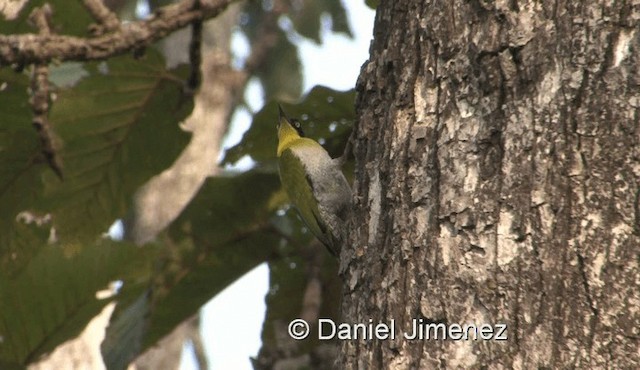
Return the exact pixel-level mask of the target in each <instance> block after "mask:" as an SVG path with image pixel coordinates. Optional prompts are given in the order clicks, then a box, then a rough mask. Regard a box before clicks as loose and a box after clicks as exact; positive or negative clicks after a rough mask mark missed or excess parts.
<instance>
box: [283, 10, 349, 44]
mask: <svg viewBox="0 0 640 370" xmlns="http://www.w3.org/2000/svg"><path fill="white" fill-rule="evenodd" d="M288 15H289V17H290V18H291V21H292V22H293V25H294V27H295V29H296V31H298V33H299V34H300V35H302V36H304V37H306V38H309V39H312V40H314V41H315V42H316V43H318V44H320V43H322V40H321V38H320V33H321V26H322V22H323V19H322V18H323V17H328V19H329V20H330V21H331V24H332V27H331V30H332V31H334V32H342V33H344V34H346V35H347V36H349V37H352V36H353V35H352V33H351V29H350V28H349V22H348V20H347V14H346V11H345V9H344V7H343V6H342V2H341V0H325V1H317V0H302V1H290V2H289V13H288Z"/></svg>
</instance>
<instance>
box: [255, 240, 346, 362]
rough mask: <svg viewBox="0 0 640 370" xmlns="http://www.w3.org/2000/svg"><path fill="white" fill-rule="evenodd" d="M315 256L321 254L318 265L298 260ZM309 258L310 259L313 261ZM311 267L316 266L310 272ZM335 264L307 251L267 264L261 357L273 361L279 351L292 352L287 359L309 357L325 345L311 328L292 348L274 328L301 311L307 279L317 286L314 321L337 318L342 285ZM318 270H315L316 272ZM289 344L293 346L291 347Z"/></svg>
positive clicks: (295, 316)
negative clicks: (316, 309)
mask: <svg viewBox="0 0 640 370" xmlns="http://www.w3.org/2000/svg"><path fill="white" fill-rule="evenodd" d="M308 248H324V246H322V245H320V243H313V244H311V245H310V246H308ZM317 253H324V254H323V255H322V260H321V261H317V260H316V261H312V260H309V259H303V258H301V256H302V255H306V256H313V257H316V256H317ZM313 257H311V259H313ZM314 264H317V266H315V267H316V268H314ZM337 265H338V264H337V263H336V261H335V260H334V259H333V258H331V257H330V255H329V254H328V253H325V252H324V251H307V253H300V254H298V255H296V256H295V257H292V258H285V259H281V260H277V261H272V262H270V263H269V272H270V276H269V285H270V286H269V294H268V295H267V298H266V302H267V314H266V316H265V320H264V323H263V326H262V348H261V349H260V352H261V357H262V356H265V355H266V357H267V358H273V357H277V356H278V352H280V350H281V348H282V347H287V348H289V350H292V351H294V353H293V354H290V355H289V356H290V357H300V356H302V355H303V354H310V355H312V354H311V352H312V351H313V350H314V348H316V347H317V346H319V345H321V344H323V343H326V341H320V340H318V335H317V327H316V325H314V324H313V322H310V324H311V335H310V336H309V337H308V338H307V339H305V340H303V341H298V342H295V341H294V340H292V339H291V341H292V342H295V347H293V346H288V345H287V344H285V343H283V342H282V338H281V337H279V335H281V333H278V332H277V330H276V328H278V327H281V325H282V323H285V324H287V323H289V322H291V321H292V320H293V319H296V318H300V314H301V313H302V312H303V311H304V308H303V299H304V298H305V293H306V289H307V287H308V284H309V283H310V280H311V279H317V281H316V282H314V283H317V282H319V283H320V286H321V290H320V291H319V292H317V293H319V294H320V297H318V298H319V299H320V301H319V303H320V302H321V303H320V307H319V310H318V317H322V318H331V319H333V320H334V321H337V320H336V319H337V318H338V317H339V312H340V302H341V299H342V298H341V296H342V293H341V292H342V282H341V280H340V278H339V275H338V268H337ZM318 267H319V268H318ZM314 270H315V271H318V275H317V276H311V274H310V271H314ZM292 344H293V343H292Z"/></svg>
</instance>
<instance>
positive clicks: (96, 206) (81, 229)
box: [45, 50, 192, 240]
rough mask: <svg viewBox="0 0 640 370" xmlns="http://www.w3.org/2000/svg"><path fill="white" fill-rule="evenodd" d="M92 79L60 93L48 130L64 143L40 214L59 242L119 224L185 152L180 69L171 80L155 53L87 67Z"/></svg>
mask: <svg viewBox="0 0 640 370" xmlns="http://www.w3.org/2000/svg"><path fill="white" fill-rule="evenodd" d="M86 69H87V70H88V71H89V73H90V74H91V76H90V77H86V78H84V79H82V80H81V81H80V82H79V83H77V84H76V85H75V86H74V87H73V88H70V89H64V90H61V91H60V92H59V93H58V94H57V99H56V101H55V102H54V103H53V108H52V111H51V122H52V124H53V125H54V128H55V131H56V132H57V134H58V135H59V137H60V138H61V140H62V141H63V143H64V144H63V145H64V146H63V149H62V151H61V155H62V159H63V163H64V175H65V179H64V181H62V182H61V181H59V180H58V179H57V178H55V177H54V176H47V177H46V201H47V202H46V203H45V210H47V211H49V212H52V214H53V222H54V225H55V226H56V229H57V230H58V231H59V236H60V237H61V238H62V239H63V240H93V238H95V237H96V235H99V234H100V233H101V232H104V231H106V229H107V227H108V226H109V224H110V223H112V222H113V220H115V219H117V218H119V217H122V216H123V215H124V213H125V211H126V208H127V202H128V201H129V199H130V197H131V196H132V194H133V192H134V191H135V190H136V189H137V188H138V187H139V186H140V185H142V184H143V183H144V182H145V181H147V180H148V179H149V178H150V177H151V176H153V175H155V174H157V173H159V172H160V171H162V170H163V169H165V168H167V167H168V166H169V165H170V164H171V163H172V162H173V161H174V160H175V158H176V157H177V156H178V154H179V153H180V151H181V150H182V149H183V148H184V146H185V145H186V142H187V139H188V135H187V134H186V133H184V132H182V131H181V130H180V128H179V126H178V124H179V123H180V121H181V120H183V119H184V118H185V117H186V116H187V114H189V112H190V111H191V108H192V100H191V98H186V97H185V96H183V94H182V86H183V84H182V77H181V76H184V75H186V70H185V68H183V69H181V70H179V71H175V72H169V71H166V70H165V68H164V61H163V60H162V58H161V57H160V55H159V54H158V53H157V52H154V51H152V50H149V51H148V53H147V56H146V57H145V58H143V59H142V60H135V59H133V58H131V57H129V56H123V57H118V58H114V59H111V60H110V61H109V62H101V63H97V64H96V63H91V64H88V65H87V68H86Z"/></svg>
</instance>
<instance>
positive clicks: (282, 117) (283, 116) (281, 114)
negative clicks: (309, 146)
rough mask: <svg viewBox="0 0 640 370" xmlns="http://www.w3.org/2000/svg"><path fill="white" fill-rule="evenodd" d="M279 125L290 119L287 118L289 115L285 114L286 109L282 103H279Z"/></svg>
mask: <svg viewBox="0 0 640 370" xmlns="http://www.w3.org/2000/svg"><path fill="white" fill-rule="evenodd" d="M278 116H279V117H278V127H280V125H281V124H283V123H285V122H289V119H288V118H287V115H286V114H284V111H283V110H282V107H281V106H280V104H278Z"/></svg>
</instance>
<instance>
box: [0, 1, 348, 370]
mask: <svg viewBox="0 0 640 370" xmlns="http://www.w3.org/2000/svg"><path fill="white" fill-rule="evenodd" d="M49 2H50V3H52V7H53V9H65V11H57V12H55V14H54V18H53V24H54V27H55V29H56V30H59V31H64V32H65V33H67V34H72V35H80V36H82V35H84V34H85V33H86V29H87V26H88V25H89V23H91V19H90V17H88V15H87V14H86V11H84V9H83V8H82V6H81V3H79V2H78V3H74V4H72V5H70V4H67V3H66V2H65V3H64V4H63V2H61V1H49ZM42 3H43V2H42V1H32V2H30V3H29V4H28V5H27V6H26V8H25V10H23V12H22V13H20V15H19V16H18V21H16V22H6V21H2V22H0V32H3V33H7V34H10V33H25V32H33V29H32V28H31V27H30V26H28V25H27V22H26V17H27V15H28V13H29V12H30V11H31V9H33V8H34V7H35V6H39V5H41V4H42ZM164 3H165V2H163V1H159V2H155V3H154V4H155V5H157V6H159V5H162V4H164ZM285 3H286V4H287V6H288V7H289V8H290V9H289V10H290V13H288V14H287V15H286V16H287V17H288V18H289V20H290V21H291V24H292V27H293V29H286V28H280V29H279V30H278V34H279V39H278V40H279V41H278V42H277V44H276V45H275V46H274V47H273V48H272V49H270V50H269V55H267V56H266V58H265V63H263V64H261V65H260V66H259V67H258V68H257V69H256V70H255V75H256V76H257V77H258V79H259V80H260V81H261V82H262V84H263V89H264V91H265V97H266V98H267V99H271V100H280V101H282V100H285V101H298V103H297V104H285V103H283V104H282V105H283V107H284V109H285V111H286V112H287V114H288V115H290V116H292V117H295V116H297V117H299V118H301V120H302V121H303V125H304V126H305V131H306V133H307V134H308V136H310V137H313V138H315V139H318V140H320V141H321V142H322V143H323V144H324V145H325V147H326V148H327V149H328V150H329V152H330V153H331V154H332V155H333V156H339V155H341V154H342V148H343V147H344V145H345V143H346V140H347V137H348V135H349V132H350V127H351V123H352V122H353V110H352V109H353V108H352V107H353V100H354V92H353V91H348V92H340V91H334V90H331V89H329V88H326V87H322V86H317V87H315V88H314V89H312V90H311V91H310V92H309V93H308V94H307V96H306V97H304V98H303V99H302V100H299V97H300V94H301V87H302V83H301V78H302V77H301V76H302V74H301V70H302V64H301V62H300V60H299V56H298V51H297V46H296V43H295V38H296V37H299V36H300V35H302V36H303V37H308V38H310V39H313V40H314V41H316V42H320V41H321V38H320V35H321V28H322V24H323V22H322V21H321V20H322V18H323V17H325V18H326V17H328V19H330V20H331V29H332V30H333V31H334V32H342V33H345V34H348V35H349V34H350V30H349V26H348V24H347V22H346V15H345V11H344V8H343V7H342V4H341V3H340V1H339V0H332V1H326V2H319V1H310V0H307V1H303V2H289V1H285ZM265 4H266V2H259V1H249V2H247V4H246V6H245V8H244V10H243V11H244V14H245V16H246V17H249V18H250V19H251V21H249V22H245V23H243V27H242V31H243V32H244V33H245V35H247V37H248V38H249V40H250V41H254V40H256V39H257V38H258V37H259V36H260V32H259V29H260V28H259V26H260V24H261V22H266V21H267V18H268V14H267V13H268V11H267V10H268V9H265V8H264V6H265ZM51 71H52V72H51V76H50V80H51V82H52V84H53V86H54V91H53V94H52V101H51V111H50V112H49V119H50V121H51V125H52V127H53V132H54V133H55V134H56V136H57V140H56V142H55V144H56V146H57V147H56V150H57V151H58V152H59V153H60V156H61V158H62V161H63V164H64V174H65V179H64V181H61V180H60V179H58V178H57V177H56V176H55V175H54V174H53V172H52V171H51V170H50V169H49V168H48V167H47V165H46V163H45V160H44V158H43V155H42V154H41V148H40V145H41V144H40V141H39V138H38V136H37V134H36V132H35V131H34V130H33V129H32V127H31V124H30V120H31V117H32V112H31V108H30V105H29V93H28V91H29V76H28V72H30V71H29V69H28V68H27V69H26V70H25V71H24V72H15V71H12V70H10V69H7V68H2V69H0V99H2V104H0V342H1V343H2V345H1V346H0V367H1V368H3V369H4V368H11V367H18V368H20V367H22V366H24V365H27V364H28V363H30V362H32V361H34V360H36V359H37V358H38V357H39V356H40V355H42V354H45V353H47V352H49V351H51V350H52V349H54V348H55V347H56V346H57V345H59V344H60V343H62V342H63V341H65V340H68V339H70V338H73V337H74V336H75V335H77V334H78V333H79V332H80V331H81V330H82V328H83V327H84V326H86V324H87V322H88V321H89V320H90V319H91V318H92V317H93V316H95V315H96V314H97V313H99V312H100V310H101V309H102V308H103V307H104V306H105V305H106V304H107V303H108V302H112V301H115V302H117V306H116V310H115V312H114V314H113V316H112V318H111V324H110V326H109V329H108V331H107V334H106V339H105V341H104V342H103V344H102V352H103V355H104V358H105V361H106V363H107V364H108V366H109V368H114V369H120V368H126V366H127V364H128V363H129V362H130V361H131V359H133V358H134V357H135V356H136V355H138V354H139V353H140V352H141V351H142V350H144V349H145V348H147V347H149V346H150V345H152V344H154V343H155V342H156V341H157V340H158V339H160V338H161V337H162V336H164V335H166V334H167V333H168V332H170V331H171V330H172V329H173V328H174V327H175V326H176V325H177V324H179V323H180V322H182V321H183V320H185V319H186V318H188V317H190V316H191V315H193V314H194V313H195V312H197V310H198V308H199V307H200V306H202V304H204V303H205V302H207V301H208V300H209V299H211V298H212V297H213V296H215V295H216V294H218V293H219V292H220V291H222V290H223V289H224V288H225V287H226V286H228V285H229V284H230V283H232V282H233V281H235V280H236V279H238V278H239V277H241V276H242V275H243V274H244V273H246V272H247V271H249V270H250V269H252V268H253V267H255V266H257V265H258V264H260V263H264V262H267V263H269V264H270V266H271V268H272V287H277V288H278V289H275V290H273V289H272V297H271V298H270V299H269V308H268V310H269V313H268V320H267V322H266V323H265V333H264V334H263V337H264V338H265V343H267V341H272V340H275V339H274V337H273V336H272V335H271V334H270V331H269V330H268V328H269V327H270V326H272V320H278V319H281V318H284V317H292V316H293V315H295V314H296V308H299V306H300V302H298V301H296V300H301V299H302V292H303V290H302V289H303V288H304V286H305V284H306V282H307V279H308V276H307V275H306V274H305V273H304V270H303V269H302V266H304V265H305V264H306V263H307V260H306V259H305V258H304V257H303V256H301V254H300V253H301V251H302V250H305V248H306V247H305V246H306V245H308V244H309V243H310V241H311V240H312V237H311V236H310V234H309V233H308V232H306V230H305V228H304V227H303V226H302V224H301V223H300V220H299V219H298V218H297V216H296V215H295V213H294V212H293V210H291V209H289V208H287V199H286V196H285V195H284V193H283V192H282V190H281V189H280V185H279V179H278V175H277V171H276V166H275V153H274V152H275V149H274V148H275V140H276V137H275V117H277V105H276V104H275V102H270V103H268V104H266V105H265V107H264V108H263V109H261V110H260V111H259V112H257V113H255V115H254V120H253V123H252V126H251V128H250V129H249V130H248V131H247V133H246V134H245V136H244V138H243V140H242V142H241V143H239V144H238V145H236V146H235V147H234V148H232V149H230V150H229V151H228V152H227V153H226V156H225V158H224V160H223V163H224V164H227V163H233V162H235V161H237V160H238V159H240V158H242V157H244V156H250V157H251V158H252V159H253V160H254V161H255V163H256V166H255V168H254V169H252V170H250V171H248V172H245V173H226V174H224V175H222V176H218V177H215V178H211V179H209V180H208V181H207V182H206V183H205V185H204V186H203V187H202V189H201V190H200V192H199V193H198V194H197V195H196V197H195V198H194V199H193V200H192V202H191V203H190V204H189V205H188V207H187V208H186V209H185V210H184V211H183V212H182V214H181V215H180V217H179V218H178V219H177V220H176V221H174V222H173V224H172V225H171V227H170V228H169V230H167V232H166V233H164V234H163V235H161V237H160V238H159V240H158V241H157V242H155V243H154V244H151V245H145V246H143V247H135V246H133V245H131V244H129V243H127V242H117V241H112V240H109V239H105V237H104V236H102V234H103V233H104V232H105V231H106V230H107V229H108V227H109V225H110V224H111V223H113V222H114V220H117V219H118V218H121V217H123V216H124V215H125V213H126V212H127V211H128V210H129V207H130V206H131V203H130V201H131V198H132V196H133V194H134V192H135V191H136V190H137V189H138V188H139V187H140V186H141V185H142V184H144V183H145V182H146V181H147V180H148V179H150V178H151V177H152V176H154V175H156V174H158V173H159V172H161V171H162V170H163V169H165V168H167V167H168V166H169V165H170V164H171V163H172V162H173V161H174V160H175V159H176V158H177V156H178V155H179V153H180V152H181V150H182V149H183V148H184V146H185V145H186V142H187V141H188V139H189V136H188V135H187V134H186V133H184V132H183V131H182V130H180V128H179V123H180V122H181V121H182V120H183V119H184V118H185V117H187V116H188V114H189V113H190V111H191V109H192V106H193V100H192V98H191V97H190V96H189V95H185V94H184V93H183V81H184V80H185V78H186V76H187V74H188V68H186V67H184V66H182V67H179V68H177V69H175V70H167V69H166V68H165V62H164V59H163V57H162V56H161V55H160V54H159V53H158V52H157V51H155V50H154V49H148V50H146V53H145V55H144V56H142V57H141V58H137V59H136V58H133V57H132V56H129V55H124V56H120V57H115V58H111V59H109V60H106V61H102V62H91V63H64V64H62V65H58V66H52V68H51ZM291 266H297V267H296V268H291ZM335 268H336V266H335V263H334V262H333V261H332V260H330V259H328V258H327V259H326V261H325V267H324V269H325V270H324V271H325V272H324V276H325V277H327V278H328V277H331V276H333V277H335ZM328 280H331V279H328ZM334 280H335V279H334ZM114 281H120V282H121V283H122V284H123V286H122V288H121V289H120V291H119V292H118V294H117V295H115V296H114V297H112V298H108V299H103V300H99V299H96V296H95V293H96V291H98V290H100V289H104V288H105V287H107V286H108V284H109V283H111V282H114ZM334 283H335V281H334ZM337 286H338V285H337V284H336V285H331V287H337ZM331 292H333V293H334V294H337V293H336V292H338V290H336V289H333V288H331ZM282 294H287V295H290V297H287V298H288V299H287V300H285V298H284V296H282ZM284 302H288V303H291V304H284ZM333 309H335V307H333ZM322 312H323V314H327V315H333V314H334V313H335V311H334V310H332V308H331V307H329V306H325V307H323V308H322Z"/></svg>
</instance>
